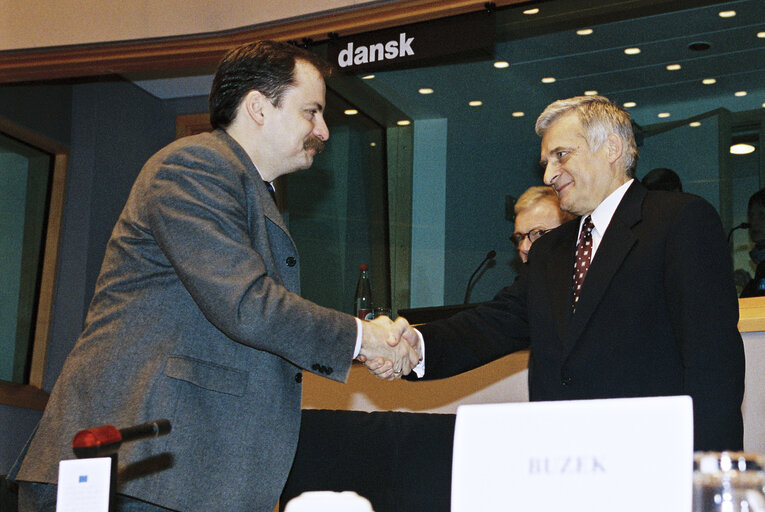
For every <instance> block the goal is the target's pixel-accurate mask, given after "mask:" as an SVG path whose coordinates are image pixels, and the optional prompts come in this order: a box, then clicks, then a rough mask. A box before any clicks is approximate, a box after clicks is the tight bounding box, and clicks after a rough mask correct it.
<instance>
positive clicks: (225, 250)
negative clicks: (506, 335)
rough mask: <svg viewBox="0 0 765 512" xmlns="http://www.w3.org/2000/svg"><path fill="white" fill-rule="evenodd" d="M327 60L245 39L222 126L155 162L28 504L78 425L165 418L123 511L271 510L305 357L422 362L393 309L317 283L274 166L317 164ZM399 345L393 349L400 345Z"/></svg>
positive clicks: (47, 500)
mask: <svg viewBox="0 0 765 512" xmlns="http://www.w3.org/2000/svg"><path fill="white" fill-rule="evenodd" d="M325 71H326V68H325V65H324V64H323V62H321V61H320V60H318V59H317V58H316V57H315V56H314V55H312V54H311V53H309V52H306V51H304V50H301V49H299V48H297V47H294V46H292V45H289V44H286V43H274V42H268V41H265V42H258V43H254V44H250V45H246V46H243V47H241V48H238V49H236V50H233V51H232V52H230V53H229V54H228V55H227V56H226V57H225V58H224V59H223V61H222V62H221V64H220V66H219V68H218V71H217V73H216V76H215V79H214V82H213V87H212V91H211V93H210V118H211V122H212V125H213V127H214V128H215V130H214V131H213V132H211V133H204V134H200V135H195V136H192V137H188V138H185V139H181V140H178V141H176V142H174V143H172V144H170V145H169V146H167V147H166V148H164V149H162V150H161V151H159V152H158V153H157V154H156V155H154V156H153V157H152V158H151V159H150V160H149V161H148V162H147V163H146V165H145V166H144V168H143V169H142V170H141V173H140V174H139V176H138V178H137V180H136V182H135V185H134V187H133V189H132V191H131V193H130V197H129V198H128V201H127V204H126V205H125V208H124V210H123V212H122V214H121V215H120V217H119V220H118V221H117V224H116V226H115V228H114V231H113V233H112V236H111V238H110V240H109V243H108V245H107V249H106V255H105V258H104V263H103V266H102V269H101V273H100V275H99V278H98V282H97V285H96V291H95V295H94V297H93V301H92V303H91V305H90V309H89V310H88V316H87V319H86V325H85V329H84V331H83V333H82V335H81V337H80V339H79V340H78V342H77V344H76V345H75V347H74V349H73V350H72V352H71V354H70V355H69V357H68V358H67V361H66V363H65V365H64V368H63V370H62V373H61V375H60V377H59V378H58V381H57V382H56V385H55V387H54V388H53V392H52V394H51V397H50V401H49V402H48V406H47V408H46V410H45V413H44V415H43V418H42V420H41V423H40V425H39V427H38V430H37V432H36V434H35V436H34V437H33V439H32V440H31V443H30V444H29V446H28V450H27V452H26V456H25V457H23V458H20V460H23V462H21V466H20V470H18V475H17V480H18V481H19V482H20V487H19V489H20V496H19V498H20V509H21V511H22V512H26V511H29V510H51V511H52V510H55V493H56V487H55V486H53V485H50V484H54V483H55V482H56V481H57V469H58V462H59V460H61V459H71V458H74V457H73V454H72V450H71V442H72V438H73V436H74V435H75V433H76V432H78V431H79V430H81V429H84V428H88V427H95V426H98V425H103V424H111V425H114V426H116V427H118V428H123V427H128V426H132V425H135V424H141V423H145V422H148V421H152V420H155V419H159V418H167V419H169V420H170V422H171V425H172V432H171V433H170V434H169V435H167V436H164V437H161V438H159V439H155V440H152V441H149V442H139V443H131V444H127V445H125V446H123V447H122V449H121V450H120V453H119V461H120V472H119V477H120V478H119V482H118V483H119V485H118V489H117V490H118V491H119V492H120V493H121V496H120V497H119V501H118V510H131V511H132V510H165V509H171V510H255V511H261V512H271V510H272V509H273V507H274V505H275V504H276V502H277V500H278V498H279V494H280V492H281V490H282V487H283V486H284V482H285V481H286V479H287V474H288V472H289V470H290V466H291V465H292V460H293V457H294V454H295V449H296V446H297V437H298V431H299V429H300V402H301V382H302V370H308V371H311V372H314V373H317V374H319V375H322V376H324V377H327V378H330V379H333V380H338V381H345V380H346V379H347V376H348V372H349V369H350V366H351V362H352V359H353V358H354V357H356V356H359V357H369V356H380V357H383V358H385V359H387V360H388V361H390V362H391V364H392V365H393V366H394V367H395V368H396V371H399V372H401V373H408V372H409V370H410V368H411V366H413V365H414V364H416V363H417V360H418V358H417V355H416V354H415V353H414V352H413V351H412V349H411V347H409V346H408V345H406V344H400V346H401V347H402V349H398V348H395V349H393V347H390V346H388V344H387V343H386V342H385V337H386V336H387V335H388V330H389V328H390V327H391V326H392V325H393V323H392V322H391V321H390V320H389V319H386V318H382V319H381V320H380V321H379V322H378V321H377V320H376V321H375V322H376V323H372V322H363V323H362V322H361V321H359V320H358V319H354V317H352V316H351V315H346V314H343V313H340V312H337V311H333V310H330V309H327V308H323V307H320V306H318V305H316V304H313V303H311V302H309V301H307V300H305V299H303V298H301V297H300V296H299V295H298V293H299V291H300V285H299V276H300V270H299V269H300V267H299V260H298V254H297V250H296V247H295V245H294V243H293V241H292V238H291V237H290V235H289V232H288V231H287V227H286V226H285V224H284V221H283V220H282V217H281V215H280V214H279V211H278V210H277V208H276V204H275V203H274V200H273V198H272V196H271V195H270V193H269V191H268V187H270V182H272V181H273V180H274V179H276V178H277V177H279V176H281V175H284V174H287V173H291V172H294V171H297V170H299V169H306V168H308V167H309V166H310V165H311V163H312V162H313V157H314V155H315V154H316V153H317V152H318V151H320V150H321V148H322V146H323V144H324V141H326V140H327V139H328V137H329V130H328V129H327V125H326V123H325V122H324V117H323V111H324V105H325V85H324V72H325ZM392 349H393V350H395V351H393V350H392Z"/></svg>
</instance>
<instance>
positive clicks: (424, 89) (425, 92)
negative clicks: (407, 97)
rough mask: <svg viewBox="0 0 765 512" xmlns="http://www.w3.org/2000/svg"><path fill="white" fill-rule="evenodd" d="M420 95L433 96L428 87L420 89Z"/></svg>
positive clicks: (431, 90)
mask: <svg viewBox="0 0 765 512" xmlns="http://www.w3.org/2000/svg"><path fill="white" fill-rule="evenodd" d="M417 92H419V93H420V94H433V89H431V88H430V87H422V88H421V89H420V90H419V91H417Z"/></svg>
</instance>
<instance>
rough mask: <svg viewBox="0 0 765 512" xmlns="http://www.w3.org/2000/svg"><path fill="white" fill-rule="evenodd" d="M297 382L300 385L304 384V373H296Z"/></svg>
mask: <svg viewBox="0 0 765 512" xmlns="http://www.w3.org/2000/svg"><path fill="white" fill-rule="evenodd" d="M295 382H297V383H298V384H300V383H301V382H303V374H302V373H296V374H295Z"/></svg>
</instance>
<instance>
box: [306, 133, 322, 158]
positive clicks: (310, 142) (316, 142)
mask: <svg viewBox="0 0 765 512" xmlns="http://www.w3.org/2000/svg"><path fill="white" fill-rule="evenodd" d="M303 149H313V150H314V151H316V153H317V154H318V153H321V152H322V151H324V141H323V140H321V139H320V138H318V137H316V136H314V135H311V136H310V137H308V138H307V139H306V140H305V142H304V143H303Z"/></svg>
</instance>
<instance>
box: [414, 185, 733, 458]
mask: <svg viewBox="0 0 765 512" xmlns="http://www.w3.org/2000/svg"><path fill="white" fill-rule="evenodd" d="M578 228H579V221H578V220H574V221H571V222H568V223H567V224H564V225H563V226H561V227H560V228H558V229H556V230H553V231H552V232H550V233H548V234H547V235H545V236H544V237H542V238H541V239H540V240H538V241H537V242H535V243H534V246H533V248H532V250H531V254H530V257H529V262H528V264H527V268H526V272H525V273H524V274H523V275H522V276H521V277H520V278H519V279H518V280H517V281H516V282H515V283H514V284H513V285H512V286H510V287H507V288H505V289H503V290H501V291H500V292H499V293H498V294H497V295H496V297H494V299H493V300H492V301H490V302H488V303H486V304H485V305H483V306H479V307H478V308H476V309H474V310H471V311H467V312H463V313H461V314H458V315H456V316H454V317H452V318H450V319H446V320H443V321H439V322H434V323H431V324H427V325H425V326H423V327H422V329H421V332H422V334H423V336H424V339H425V372H426V373H425V377H426V378H442V377H447V376H450V375H454V374H456V373H460V372H464V371H467V370H470V369H472V368H475V367H477V366H480V365H482V364H485V363H487V362H489V361H492V360H494V359H496V358H498V357H501V356H503V355H505V354H507V353H510V352H513V351H515V350H519V349H522V348H525V347H529V346H530V350H531V360H530V362H529V394H530V398H531V400H571V399H592V398H620V397H639V396H662V395H681V394H687V395H690V396H691V397H692V398H693V409H694V424H695V448H696V449H700V450H720V449H741V448H742V445H743V426H742V424H743V423H742V417H741V401H742V398H743V392H744V352H743V344H742V341H741V336H740V334H739V332H738V329H737V322H738V303H737V300H736V290H735V287H734V284H733V274H732V268H733V267H732V263H731V258H730V255H729V253H728V247H727V245H726V243H725V235H724V233H723V230H722V226H721V223H720V219H719V216H718V215H717V212H716V211H715V210H714V208H713V207H712V206H711V205H710V204H709V203H707V202H706V201H704V200H703V199H701V198H699V197H696V196H692V195H689V194H681V193H669V192H648V191H647V190H646V189H645V187H643V186H642V185H641V184H639V183H638V182H634V183H633V184H632V185H631V186H630V188H629V189H628V191H627V193H626V194H625V196H624V198H623V199H622V201H621V203H620V204H619V207H618V208H617V210H616V212H615V214H614V216H613V218H612V220H611V223H610V224H609V226H608V228H607V230H606V233H605V234H604V236H603V239H602V241H601V244H600V246H599V248H598V250H597V252H596V254H595V258H594V260H593V261H592V263H591V266H590V269H589V272H588V274H587V278H586V279H585V282H584V285H583V287H582V291H581V295H580V298H579V303H578V305H577V310H576V314H573V315H572V313H571V282H572V270H573V264H574V249H575V245H576V237H577V232H578Z"/></svg>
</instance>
